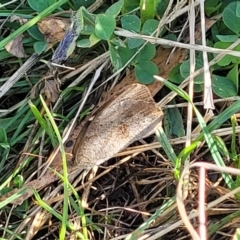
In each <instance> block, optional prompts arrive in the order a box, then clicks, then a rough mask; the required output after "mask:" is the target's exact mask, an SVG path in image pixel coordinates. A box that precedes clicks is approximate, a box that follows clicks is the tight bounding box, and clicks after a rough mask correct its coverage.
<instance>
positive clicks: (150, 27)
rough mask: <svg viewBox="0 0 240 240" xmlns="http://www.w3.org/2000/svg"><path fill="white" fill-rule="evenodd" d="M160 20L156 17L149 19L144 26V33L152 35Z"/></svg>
mask: <svg viewBox="0 0 240 240" xmlns="http://www.w3.org/2000/svg"><path fill="white" fill-rule="evenodd" d="M158 24H159V21H157V20H155V19H148V20H147V21H146V22H145V23H144V24H143V27H142V33H143V34H144V35H149V36H150V35H151V34H152V33H153V32H154V31H155V30H156V29H157V27H158Z"/></svg>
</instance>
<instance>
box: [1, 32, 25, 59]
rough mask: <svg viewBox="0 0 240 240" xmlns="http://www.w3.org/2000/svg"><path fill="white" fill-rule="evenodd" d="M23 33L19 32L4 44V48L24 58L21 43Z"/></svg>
mask: <svg viewBox="0 0 240 240" xmlns="http://www.w3.org/2000/svg"><path fill="white" fill-rule="evenodd" d="M22 38H23V35H22V34H20V35H19V36H17V37H16V38H15V39H14V40H12V41H10V42H9V43H8V44H7V45H6V46H5V49H6V50H7V51H8V52H9V53H11V54H12V55H14V56H16V57H18V58H24V57H26V56H27V55H26V54H25V52H24V48H23V44H22Z"/></svg>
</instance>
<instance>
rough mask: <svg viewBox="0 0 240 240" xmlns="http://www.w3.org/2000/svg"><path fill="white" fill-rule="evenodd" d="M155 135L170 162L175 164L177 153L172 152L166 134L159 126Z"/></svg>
mask: <svg viewBox="0 0 240 240" xmlns="http://www.w3.org/2000/svg"><path fill="white" fill-rule="evenodd" d="M156 136H157V139H158V141H159V143H160V144H161V145H162V148H163V150H164V151H165V153H166V154H167V156H168V159H169V160H170V161H171V162H172V164H173V166H175V164H176V159H177V155H176V153H175V152H174V149H173V148H172V146H171V144H170V142H169V139H168V137H167V135H166V134H165V132H164V131H163V129H162V128H161V127H160V128H158V130H157V131H156Z"/></svg>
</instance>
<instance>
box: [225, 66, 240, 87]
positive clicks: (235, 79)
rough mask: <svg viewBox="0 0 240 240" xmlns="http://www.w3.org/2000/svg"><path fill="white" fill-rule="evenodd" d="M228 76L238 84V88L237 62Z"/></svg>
mask: <svg viewBox="0 0 240 240" xmlns="http://www.w3.org/2000/svg"><path fill="white" fill-rule="evenodd" d="M227 78H228V79H230V80H231V81H232V82H233V84H234V85H235V86H236V89H238V84H239V83H238V64H236V65H235V66H234V67H233V68H232V69H231V71H229V73H228V75H227Z"/></svg>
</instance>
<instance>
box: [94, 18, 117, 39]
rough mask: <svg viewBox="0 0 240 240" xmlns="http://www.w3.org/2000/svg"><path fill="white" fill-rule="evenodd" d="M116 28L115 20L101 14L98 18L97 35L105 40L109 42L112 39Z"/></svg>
mask: <svg viewBox="0 0 240 240" xmlns="http://www.w3.org/2000/svg"><path fill="white" fill-rule="evenodd" d="M115 27H116V21H115V19H113V18H111V17H109V16H108V15H106V14H99V15H97V18H96V26H95V34H96V35H97V37H99V38H100V39H103V40H109V39H110V38H111V37H112V34H113V31H114V29H115Z"/></svg>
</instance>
